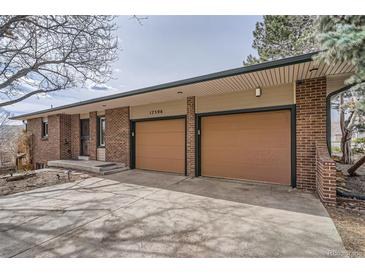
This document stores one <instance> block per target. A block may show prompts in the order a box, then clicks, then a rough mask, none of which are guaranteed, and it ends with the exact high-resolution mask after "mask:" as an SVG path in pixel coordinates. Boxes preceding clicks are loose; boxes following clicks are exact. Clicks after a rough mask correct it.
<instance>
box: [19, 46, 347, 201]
mask: <svg viewBox="0 0 365 274" xmlns="http://www.w3.org/2000/svg"><path fill="white" fill-rule="evenodd" d="M313 54H314V53H312V54H306V55H301V56H295V57H290V58H285V59H281V60H277V61H272V62H266V63H262V64H257V65H252V66H247V67H241V68H237V69H231V70H227V71H222V72H218V73H213V74H208V75H204V76H199V77H194V78H190V79H185V80H181V81H176V82H171V83H166V84H162V85H158V86H152V87H148V88H143V89H138V90H133V91H129V92H123V93H118V94H115V95H111V96H106V97H102V98H97V99H92V100H87V101H83V102H80V103H75V104H70V105H66V106H61V107H56V108H52V109H48V110H44V111H39V112H34V113H29V114H26V115H21V116H17V117H15V119H18V120H26V121H27V130H28V131H29V132H31V133H32V134H33V144H34V148H33V151H34V155H33V161H34V162H33V165H34V168H42V167H43V166H45V165H46V164H47V161H49V160H56V159H91V160H100V161H111V162H121V163H124V164H126V165H127V166H129V167H130V168H139V169H146V170H156V171H165V172H176V173H181V174H185V175H187V176H211V177H222V178H232V179H242V180H250V181H258V182H265V183H271V184H283V185H288V186H292V187H297V188H299V189H302V190H306V191H317V192H318V194H319V196H320V198H321V199H322V201H323V202H325V203H327V204H334V203H335V199H336V189H335V164H334V162H333V161H332V160H331V158H330V157H329V155H328V150H327V144H326V142H327V139H328V138H327V134H328V130H327V124H328V120H329V118H328V117H327V116H328V115H327V112H328V110H327V105H326V102H327V98H328V96H329V94H331V93H332V92H334V91H337V90H339V89H341V88H343V86H344V79H346V77H347V76H348V75H349V74H350V73H351V72H352V70H353V67H352V65H351V64H345V63H337V64H333V65H331V66H328V65H325V64H322V63H318V62H317V61H313V60H312V56H313Z"/></svg>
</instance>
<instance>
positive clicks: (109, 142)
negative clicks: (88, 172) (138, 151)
mask: <svg viewBox="0 0 365 274" xmlns="http://www.w3.org/2000/svg"><path fill="white" fill-rule="evenodd" d="M129 138H130V125H129V107H123V108H115V109H107V110H106V111H105V158H106V161H111V162H121V163H124V164H125V165H126V166H129V155H130V154H129V153H130V148H129Z"/></svg>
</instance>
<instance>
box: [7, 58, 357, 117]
mask: <svg viewBox="0 0 365 274" xmlns="http://www.w3.org/2000/svg"><path fill="white" fill-rule="evenodd" d="M317 53H318V52H314V53H308V54H304V55H300V56H294V57H289V58H284V59H280V60H276V61H270V62H265V63H260V64H256V65H251V66H246V67H240V68H235V69H230V70H225V71H221V72H216V73H211V74H207V75H203V76H198V77H193V78H189V79H184V80H180V81H174V82H169V83H165V84H161V85H156V86H151V87H146V88H141V89H136V90H132V91H127V92H121V93H117V94H113V95H109V96H104V97H99V98H96V99H90V100H86V101H82V102H78V103H74V104H69V105H64V106H60V107H55V108H51V109H46V110H42V111H37V112H32V113H29V114H24V115H19V116H15V117H12V119H16V120H26V119H32V118H37V117H44V116H48V115H54V114H60V113H67V114H78V113H87V112H91V111H102V110H105V109H112V108H117V107H123V106H135V105H143V104H150V103H157V102H163V101H173V100H179V99H182V98H186V97H189V96H206V95H213V94H220V93H225V92H242V91H244V90H249V89H254V88H257V87H261V88H264V87H269V86H277V85H283V84H288V83H293V82H295V81H298V80H302V79H310V78H317V77H322V76H328V75H336V74H344V73H351V72H353V69H354V67H353V65H352V64H349V63H344V62H341V63H334V64H332V65H326V64H324V63H319V62H318V61H314V60H313V59H312V57H313V56H314V55H315V54H317Z"/></svg>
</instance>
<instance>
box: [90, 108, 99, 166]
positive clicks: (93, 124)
mask: <svg viewBox="0 0 365 274" xmlns="http://www.w3.org/2000/svg"><path fill="white" fill-rule="evenodd" d="M97 119H98V115H97V112H96V111H93V112H90V114H89V121H90V143H89V155H90V160H96V149H97V123H98V121H97Z"/></svg>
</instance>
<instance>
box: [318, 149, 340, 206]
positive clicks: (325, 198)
mask: <svg viewBox="0 0 365 274" xmlns="http://www.w3.org/2000/svg"><path fill="white" fill-rule="evenodd" d="M316 190H317V193H318V196H319V198H320V199H321V201H322V202H323V203H324V204H326V205H329V206H335V205H336V163H335V162H334V161H333V160H332V159H331V157H330V156H329V153H328V149H327V146H326V144H325V143H323V144H321V145H317V146H316Z"/></svg>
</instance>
